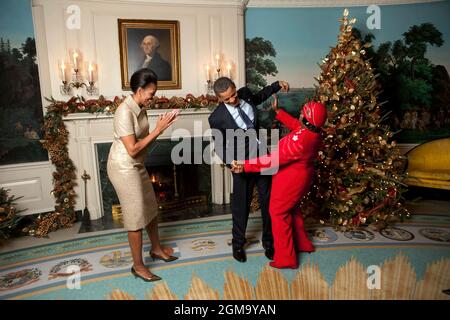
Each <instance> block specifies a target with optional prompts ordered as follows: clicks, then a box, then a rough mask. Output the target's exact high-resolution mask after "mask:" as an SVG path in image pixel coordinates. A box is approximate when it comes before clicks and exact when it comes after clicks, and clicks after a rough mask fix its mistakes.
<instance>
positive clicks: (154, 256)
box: [150, 252, 178, 262]
mask: <svg viewBox="0 0 450 320" xmlns="http://www.w3.org/2000/svg"><path fill="white" fill-rule="evenodd" d="M150 257H151V258H152V259H153V261H155V259H160V260H162V261H164V262H172V261H175V260H177V259H178V257H175V256H169V257H168V258H167V259H166V258H164V257H162V256H160V255H159V254H156V253H153V252H150Z"/></svg>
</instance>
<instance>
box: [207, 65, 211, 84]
mask: <svg viewBox="0 0 450 320" xmlns="http://www.w3.org/2000/svg"><path fill="white" fill-rule="evenodd" d="M209 69H210V67H209V64H207V65H206V81H209V80H211V79H210V77H209Z"/></svg>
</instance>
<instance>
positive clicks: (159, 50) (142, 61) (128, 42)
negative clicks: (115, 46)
mask: <svg viewBox="0 0 450 320" xmlns="http://www.w3.org/2000/svg"><path fill="white" fill-rule="evenodd" d="M118 27H119V46H120V69H121V78H122V89H123V90H131V88H130V77H131V75H132V74H133V73H134V72H135V71H137V70H139V69H141V68H149V69H152V70H153V71H155V73H156V75H157V76H158V89H159V90H168V89H181V65H180V27H179V22H178V21H175V20H137V19H118Z"/></svg>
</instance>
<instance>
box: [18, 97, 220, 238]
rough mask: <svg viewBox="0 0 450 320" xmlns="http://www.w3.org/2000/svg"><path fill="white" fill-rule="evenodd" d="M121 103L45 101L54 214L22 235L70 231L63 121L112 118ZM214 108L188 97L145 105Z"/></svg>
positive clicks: (71, 179)
mask: <svg viewBox="0 0 450 320" xmlns="http://www.w3.org/2000/svg"><path fill="white" fill-rule="evenodd" d="M124 99H125V97H124V96H123V97H122V98H119V97H117V96H116V97H115V98H114V99H113V100H108V99H106V98H105V97H103V96H100V97H99V98H98V99H90V100H86V99H85V98H83V97H80V96H77V97H72V98H70V99H69V100H68V101H66V102H65V101H57V100H55V99H53V98H51V99H48V98H46V100H47V101H49V102H50V105H49V106H48V107H47V112H46V114H45V117H44V125H43V127H42V131H43V133H44V139H43V140H41V141H40V142H41V143H42V145H43V147H44V148H45V149H47V151H48V152H49V155H50V161H51V162H52V164H53V165H54V166H55V169H56V170H55V171H54V172H53V190H52V192H51V193H52V194H53V196H54V197H55V198H56V205H55V211H54V212H51V213H47V214H41V215H39V216H38V217H37V219H35V221H34V222H33V223H32V224H31V226H28V227H25V228H23V229H22V231H23V232H25V233H28V234H29V235H32V236H35V237H45V236H47V235H48V233H49V232H52V231H55V230H58V229H61V228H67V227H71V226H72V225H73V223H74V222H75V220H76V215H75V196H76V193H75V190H74V186H75V184H76V182H75V181H76V175H75V171H76V168H75V165H74V164H73V162H72V160H71V159H70V157H69V151H68V149H67V143H68V136H69V132H68V131H67V129H66V126H65V124H64V121H63V117H65V116H67V115H69V114H71V113H93V114H99V113H102V114H114V112H115V111H116V109H117V107H118V106H119V105H120V104H121V103H122V101H123V100H124ZM217 104H218V101H217V98H216V97H215V96H211V95H201V96H199V97H195V96H194V95H192V94H188V95H186V97H185V98H182V97H172V98H170V99H168V98H165V97H155V98H153V100H152V102H151V103H150V105H149V107H148V108H149V109H187V108H194V109H200V108H208V109H210V110H212V109H214V108H215V107H216V106H217Z"/></svg>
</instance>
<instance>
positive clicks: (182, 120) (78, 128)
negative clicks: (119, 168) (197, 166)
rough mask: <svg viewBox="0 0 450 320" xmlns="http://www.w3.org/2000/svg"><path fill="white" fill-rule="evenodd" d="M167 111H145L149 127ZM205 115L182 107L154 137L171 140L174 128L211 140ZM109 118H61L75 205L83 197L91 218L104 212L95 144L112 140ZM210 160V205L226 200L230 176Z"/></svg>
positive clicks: (203, 111)
mask: <svg viewBox="0 0 450 320" xmlns="http://www.w3.org/2000/svg"><path fill="white" fill-rule="evenodd" d="M167 111H168V110H161V109H153V110H148V111H147V114H148V118H149V123H150V130H151V129H152V128H154V127H155V124H156V119H157V117H158V115H159V114H161V113H164V112H167ZM209 115H210V111H209V110H208V109H198V110H196V109H184V110H182V111H181V113H180V115H179V116H178V120H177V121H175V122H174V124H173V125H172V126H171V127H170V128H168V129H167V130H165V131H164V133H163V134H162V135H161V136H159V137H158V139H171V137H172V133H173V132H174V131H175V130H176V132H184V133H185V134H186V138H188V137H189V138H203V140H208V141H211V135H210V133H209V132H210V130H208V129H209V124H208V116H209ZM113 117H114V116H113V115H93V114H83V113H75V114H70V115H68V116H67V117H65V118H64V122H65V124H66V127H67V129H68V131H69V144H68V149H69V156H70V158H71V159H72V161H73V162H74V165H75V167H76V168H77V171H76V176H77V186H76V187H75V192H76V193H77V198H76V200H77V204H76V207H75V208H76V210H82V209H83V208H84V206H85V200H87V208H88V210H89V213H90V216H91V219H93V220H94V219H99V218H101V217H102V216H103V215H104V212H103V205H102V194H101V187H100V173H99V165H98V164H99V161H98V155H97V148H96V145H97V144H100V143H110V142H112V141H113ZM177 129H181V130H177ZM215 157H217V156H215ZM210 163H211V189H212V190H211V198H212V199H211V201H212V203H214V204H223V203H224V202H225V203H229V202H230V193H231V179H232V178H231V174H230V171H229V170H228V169H225V170H223V167H222V166H221V165H220V164H217V162H214V161H210ZM84 170H86V172H87V174H89V175H90V177H91V179H89V180H87V183H86V191H87V192H86V193H87V199H85V197H84V195H85V190H84V181H83V180H82V179H81V175H82V174H83V172H84Z"/></svg>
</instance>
